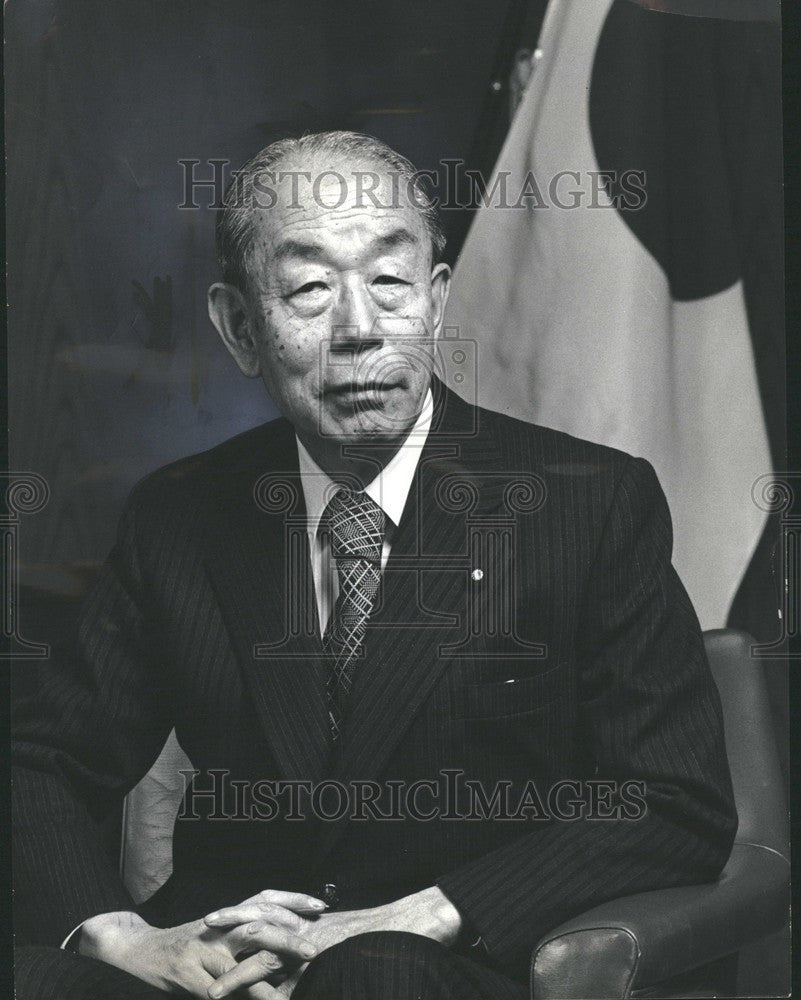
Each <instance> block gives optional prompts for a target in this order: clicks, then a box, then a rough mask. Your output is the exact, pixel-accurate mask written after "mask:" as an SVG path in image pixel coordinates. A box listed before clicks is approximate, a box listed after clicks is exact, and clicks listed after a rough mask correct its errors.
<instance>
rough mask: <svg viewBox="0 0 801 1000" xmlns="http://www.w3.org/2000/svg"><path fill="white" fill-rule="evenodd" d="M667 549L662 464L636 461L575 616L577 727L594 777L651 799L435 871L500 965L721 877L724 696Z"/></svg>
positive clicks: (728, 799) (728, 802) (727, 783)
mask: <svg viewBox="0 0 801 1000" xmlns="http://www.w3.org/2000/svg"><path fill="white" fill-rule="evenodd" d="M671 548H672V529H671V522H670V514H669V511H668V507H667V502H666V500H665V497H664V494H663V492H662V489H661V487H660V485H659V483H658V481H657V478H656V475H655V473H654V471H653V469H652V468H651V466H650V465H649V464H648V463H647V462H646V461H644V460H643V459H629V460H628V464H627V465H626V467H625V469H624V471H623V473H622V475H621V477H620V479H619V481H618V483H617V487H616V489H615V493H614V498H613V500H612V504H611V506H610V509H609V512H608V515H607V519H606V523H605V526H604V529H603V533H602V536H601V540H600V543H599V545H598V548H597V551H596V555H595V559H594V562H593V565H592V568H591V571H590V573H589V577H588V583H587V587H586V591H585V596H584V599H583V608H582V611H581V613H580V615H579V621H580V622H581V625H580V626H579V628H580V630H581V631H580V635H579V636H578V637H577V642H576V648H577V652H578V655H579V657H580V663H581V682H580V689H581V693H580V699H581V701H580V709H579V719H580V722H579V726H580V734H579V737H578V739H579V740H581V743H582V750H584V751H585V752H586V751H588V750H589V752H590V755H591V758H592V759H593V760H594V762H595V765H596V766H595V772H596V775H597V777H598V778H599V779H609V780H613V781H617V782H624V781H628V780H633V781H638V782H642V783H643V786H644V800H645V803H646V807H647V808H646V810H645V814H644V816H642V817H641V818H636V819H627V818H620V819H605V820H603V821H601V820H598V819H592V818H590V817H588V816H587V815H586V814H585V815H584V817H583V818H581V819H577V820H574V821H571V822H559V821H554V822H550V823H548V824H547V825H546V826H544V827H542V828H540V829H538V830H537V831H536V832H535V833H532V834H527V835H525V836H524V837H523V838H521V839H519V840H514V841H512V842H511V843H509V844H508V845H504V846H503V847H501V848H499V849H496V850H495V851H494V852H492V853H491V854H488V855H486V856H483V857H481V858H479V859H477V860H475V861H472V862H470V863H469V864H467V865H466V866H463V867H461V868H459V869H458V870H456V871H452V872H450V873H449V874H447V875H445V876H443V877H442V878H441V879H440V880H439V885H440V887H441V889H442V890H443V892H445V894H446V895H447V896H448V897H449V898H450V899H451V901H452V902H453V903H454V904H455V905H456V907H457V908H458V909H459V910H460V912H462V913H463V914H464V915H465V916H466V917H467V919H468V920H469V922H470V923H471V924H472V925H473V926H475V927H476V928H477V929H478V930H479V932H480V933H481V935H482V937H483V939H484V942H485V944H486V947H487V948H488V950H489V952H490V954H491V955H492V956H494V957H495V958H497V959H498V960H499V961H500V962H503V963H504V964H506V965H513V966H515V965H517V964H518V963H521V965H522V963H523V962H527V961H528V958H529V957H530V949H531V948H532V947H533V945H534V944H535V942H536V941H537V940H538V939H539V938H540V937H541V936H542V935H543V934H544V933H546V932H547V931H548V930H550V929H552V928H553V927H555V926H557V925H558V924H560V923H562V922H563V921H564V920H567V919H569V918H570V917H572V916H576V915H578V914H580V913H582V912H583V911H585V910H587V909H589V908H590V907H592V906H594V905H596V904H598V903H601V902H604V901H606V900H608V899H613V898H616V897H619V896H624V895H628V894H631V893H637V892H644V891H647V890H650V889H657V888H663V887H669V886H677V885H683V884H688V883H697V882H704V881H709V880H712V879H714V878H715V877H716V876H717V875H718V874H719V873H720V871H721V869H722V867H723V865H724V864H725V863H726V860H727V858H728V856H729V853H730V851H731V845H732V842H733V839H734V834H735V831H736V828H737V817H736V812H735V808H734V800H733V794H732V787H731V779H730V776H729V768H728V762H727V759H726V751H725V744H724V739H723V721H722V714H721V708H720V699H719V696H718V692H717V689H716V687H715V684H714V681H713V679H712V676H711V672H710V670H709V665H708V663H707V661H706V656H705V653H704V647H703V641H702V636H701V631H700V627H699V624H698V620H697V617H696V615H695V612H694V610H693V608H692V605H691V603H690V600H689V598H688V596H687V594H686V592H685V590H684V587H683V586H682V584H681V582H680V581H679V578H678V576H677V574H676V572H675V571H674V569H673V567H672V566H671V563H670V557H671ZM591 776H592V775H590V777H591ZM585 777H587V775H576V778H577V779H581V778H585Z"/></svg>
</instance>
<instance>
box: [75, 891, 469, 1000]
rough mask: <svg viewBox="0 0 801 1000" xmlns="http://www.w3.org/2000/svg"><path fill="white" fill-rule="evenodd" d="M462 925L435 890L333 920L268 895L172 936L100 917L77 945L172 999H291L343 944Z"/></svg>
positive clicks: (452, 934) (137, 921)
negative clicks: (316, 963)
mask: <svg viewBox="0 0 801 1000" xmlns="http://www.w3.org/2000/svg"><path fill="white" fill-rule="evenodd" d="M460 925H461V918H460V917H459V914H458V911H457V910H456V909H455V907H454V906H453V905H452V904H451V903H450V901H449V900H448V899H447V898H446V897H445V896H444V895H443V894H442V892H441V891H440V890H439V889H438V888H436V887H433V888H431V889H425V890H423V891H422V892H418V893H415V894H414V895H411V896H405V897H403V898H402V899H399V900H396V901H395V902H393V903H387V904H386V905H384V906H377V907H374V908H372V909H368V910H349V911H342V912H335V913H326V912H325V904H324V903H323V902H321V901H320V900H319V899H315V898H314V897H313V896H307V895H305V894H303V893H294V892H280V891H277V890H265V891H264V892H260V893H259V894H258V895H256V896H253V897H251V898H250V899H247V900H245V901H244V902H243V903H240V904H238V905H237V906H231V907H227V908H225V909H222V910H218V911H217V912H215V913H211V914H209V915H208V916H206V917H205V918H204V919H203V920H195V921H192V922H191V923H188V924H181V925H180V926H178V927H170V928H166V929H161V928H157V927H151V926H150V925H149V924H147V923H146V922H145V921H144V920H142V918H141V917H139V916H138V915H137V914H134V913H105V914H101V915H100V916H98V917H93V918H91V919H90V920H88V921H86V923H85V924H84V925H83V931H82V936H81V940H80V945H79V947H80V951H81V953H82V954H85V955H89V956H91V957H93V958H97V959H100V960H101V961H104V962H108V963H109V964H111V965H116V966H117V967H118V968H121V969H124V970H125V971H126V972H129V973H131V975H134V976H138V978H139V979H142V980H144V981H145V982H148V983H151V984H152V985H154V986H157V987H158V988H159V989H161V990H164V991H165V992H167V993H179V994H183V995H187V994H188V995H189V996H192V997H196V998H201V1000H202V998H207V997H211V998H214V1000H218V998H221V997H226V996H228V995H229V994H231V993H233V992H235V991H240V992H239V994H238V995H240V996H247V997H248V998H250V1000H285V998H287V997H289V996H290V995H291V993H292V990H293V989H294V986H295V984H296V983H297V981H298V979H299V978H300V975H301V974H302V972H303V970H304V969H305V967H306V965H307V963H308V962H309V961H310V960H311V959H312V958H314V957H315V956H316V955H318V954H319V953H320V952H322V951H325V950H326V949H327V948H330V947H332V946H333V945H335V944H338V943H339V942H340V941H344V940H345V939H346V938H350V937H354V936H356V935H358V934H365V933H368V932H371V931H405V932H411V933H415V934H421V935H423V936H425V937H430V938H433V939H434V940H436V941H440V942H442V943H443V944H445V945H450V944H452V943H453V941H454V940H455V939H456V937H457V935H458V933H459V929H460Z"/></svg>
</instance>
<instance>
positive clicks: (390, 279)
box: [373, 274, 409, 285]
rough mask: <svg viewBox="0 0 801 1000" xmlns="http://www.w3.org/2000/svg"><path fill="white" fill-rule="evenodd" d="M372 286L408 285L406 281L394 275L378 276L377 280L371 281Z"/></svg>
mask: <svg viewBox="0 0 801 1000" xmlns="http://www.w3.org/2000/svg"><path fill="white" fill-rule="evenodd" d="M373 284H374V285H408V284H409V282H408V281H404V280H403V278H399V277H397V275H394V274H379V276H378V277H377V278H375V279H374V281H373Z"/></svg>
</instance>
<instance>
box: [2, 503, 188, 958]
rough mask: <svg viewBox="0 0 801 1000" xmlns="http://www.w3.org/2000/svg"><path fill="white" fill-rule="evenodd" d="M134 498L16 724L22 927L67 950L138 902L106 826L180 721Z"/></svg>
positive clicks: (35, 939)
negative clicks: (96, 920) (91, 925)
mask: <svg viewBox="0 0 801 1000" xmlns="http://www.w3.org/2000/svg"><path fill="white" fill-rule="evenodd" d="M134 506H135V505H134V503H133V502H129V505H128V507H127V509H126V512H125V513H124V515H123V518H122V520H121V523H120V529H119V533H118V538H117V544H116V545H115V547H114V549H113V551H112V553H111V555H110V556H109V559H108V560H107V562H106V564H105V566H104V568H103V571H102V574H101V577H100V579H99V581H98V583H97V585H96V587H95V588H94V590H93V592H92V593H91V595H90V596H89V598H88V599H87V601H86V603H85V605H84V607H83V609H82V612H81V618H80V623H79V628H78V630H77V633H76V638H75V639H74V641H72V642H70V644H69V645H68V646H65V647H64V648H63V649H60V650H58V651H57V652H54V653H53V654H52V655H51V656H50V658H49V659H48V660H47V661H45V663H44V664H43V666H42V667H41V668H40V670H39V674H38V677H37V681H36V690H35V692H34V693H33V694H32V695H30V696H29V697H27V698H25V699H24V700H22V701H21V703H20V704H19V705H18V706H16V710H15V712H14V719H13V723H12V781H13V794H12V804H13V851H14V855H13V866H14V894H15V909H14V919H15V933H16V936H17V939H18V941H21V942H23V943H41V944H49V945H54V946H58V945H59V944H60V943H61V942H62V941H63V939H64V938H65V936H66V935H67V934H69V933H70V932H71V931H72V930H73V929H74V928H75V927H76V926H77V925H79V924H80V923H82V922H83V921H84V920H86V919H87V918H88V917H90V916H92V915H94V914H97V913H105V912H109V911H112V910H120V909H124V910H133V909H135V908H136V907H135V906H134V904H133V901H132V899H131V897H130V895H129V894H128V892H127V890H126V889H125V887H124V885H123V883H122V880H121V878H120V875H119V871H118V867H117V865H116V864H115V862H114V859H112V858H110V857H109V855H108V851H107V848H106V847H105V845H104V843H103V841H102V839H101V836H100V828H99V825H98V824H99V821H100V820H101V819H102V817H103V816H104V815H105V814H107V812H108V810H110V809H111V808H112V807H113V806H114V805H115V803H119V802H120V800H121V798H122V797H123V796H124V795H125V794H126V793H127V792H128V791H129V790H130V789H131V788H132V787H133V786H134V785H135V784H136V783H137V781H138V780H139V779H140V778H141V777H142V776H143V775H144V774H145V773H146V772H147V770H148V769H149V767H150V765H151V764H152V762H153V761H154V760H155V758H156V757H157V756H158V754H159V752H160V751H161V748H162V746H163V744H164V741H165V739H166V737H167V735H168V733H169V730H170V728H171V726H172V722H171V720H170V716H171V711H170V704H171V697H170V694H169V692H168V691H167V690H166V689H165V682H164V677H165V673H164V671H163V670H162V669H160V659H161V652H160V649H159V642H158V638H157V631H156V628H155V626H154V625H153V621H154V616H153V615H152V614H149V612H148V608H147V600H146V593H147V591H146V588H145V587H144V586H143V581H142V579H141V575H140V568H139V562H138V558H137V554H136V541H135V535H136V518H135V514H134Z"/></svg>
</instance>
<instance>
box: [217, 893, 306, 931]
mask: <svg viewBox="0 0 801 1000" xmlns="http://www.w3.org/2000/svg"><path fill="white" fill-rule="evenodd" d="M325 908H326V906H325V903H320V902H319V900H316V901H315V902H314V905H312V904H311V902H309V903H307V905H306V906H305V907H303V908H301V907H299V906H297V905H296V906H295V907H287V906H284V905H283V904H280V903H276V902H271V901H270V900H268V899H259V900H248V901H246V902H244V903H240V904H239V905H238V906H227V907H225V908H224V909H222V910H216V911H215V912H214V913H209V914H208V916H206V917H204V918H203V922H204V923H205V925H206V926H207V927H213V928H215V929H217V930H219V929H220V928H221V927H235V926H236V925H237V924H245V923H250V922H251V921H252V920H271V921H273V922H274V923H280V924H283V925H285V926H287V927H295V928H299V927H300V926H302V923H303V914H305V915H306V916H313V915H319V914H320V913H322V912H323V910H324V909H325Z"/></svg>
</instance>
